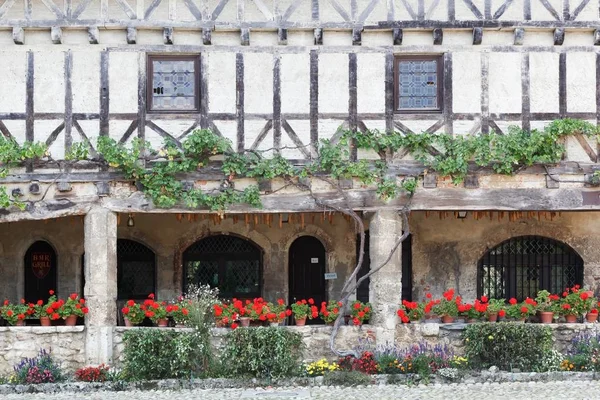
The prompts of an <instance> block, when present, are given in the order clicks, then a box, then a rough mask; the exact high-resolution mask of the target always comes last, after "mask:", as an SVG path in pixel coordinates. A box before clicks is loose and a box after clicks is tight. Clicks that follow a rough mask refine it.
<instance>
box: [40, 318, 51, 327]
mask: <svg viewBox="0 0 600 400" xmlns="http://www.w3.org/2000/svg"><path fill="white" fill-rule="evenodd" d="M40 325H41V326H52V323H51V322H50V317H40Z"/></svg>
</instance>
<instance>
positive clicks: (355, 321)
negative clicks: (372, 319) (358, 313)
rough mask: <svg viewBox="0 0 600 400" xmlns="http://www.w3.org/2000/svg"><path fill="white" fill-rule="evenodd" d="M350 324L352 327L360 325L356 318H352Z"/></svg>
mask: <svg viewBox="0 0 600 400" xmlns="http://www.w3.org/2000/svg"><path fill="white" fill-rule="evenodd" d="M352 323H353V324H354V325H360V320H359V319H358V318H356V317H354V318H353V319H352Z"/></svg>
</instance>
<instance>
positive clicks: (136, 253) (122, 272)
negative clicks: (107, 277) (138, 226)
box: [117, 239, 156, 300]
mask: <svg viewBox="0 0 600 400" xmlns="http://www.w3.org/2000/svg"><path fill="white" fill-rule="evenodd" d="M155 291H156V256H155V255H154V252H153V251H152V250H150V249H149V248H148V247H146V246H144V245H143V244H141V243H138V242H135V241H133V240H127V239H118V240H117V297H118V299H119V300H127V299H145V298H147V297H148V295H149V294H150V293H154V292H155Z"/></svg>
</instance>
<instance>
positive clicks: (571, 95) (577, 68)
mask: <svg viewBox="0 0 600 400" xmlns="http://www.w3.org/2000/svg"><path fill="white" fill-rule="evenodd" d="M567 111H572V112H585V111H588V112H589V111H596V55H595V54H594V53H568V54H567Z"/></svg>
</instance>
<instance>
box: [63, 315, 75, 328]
mask: <svg viewBox="0 0 600 400" xmlns="http://www.w3.org/2000/svg"><path fill="white" fill-rule="evenodd" d="M75 324H77V315H69V316H68V317H67V318H65V325H66V326H75Z"/></svg>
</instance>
